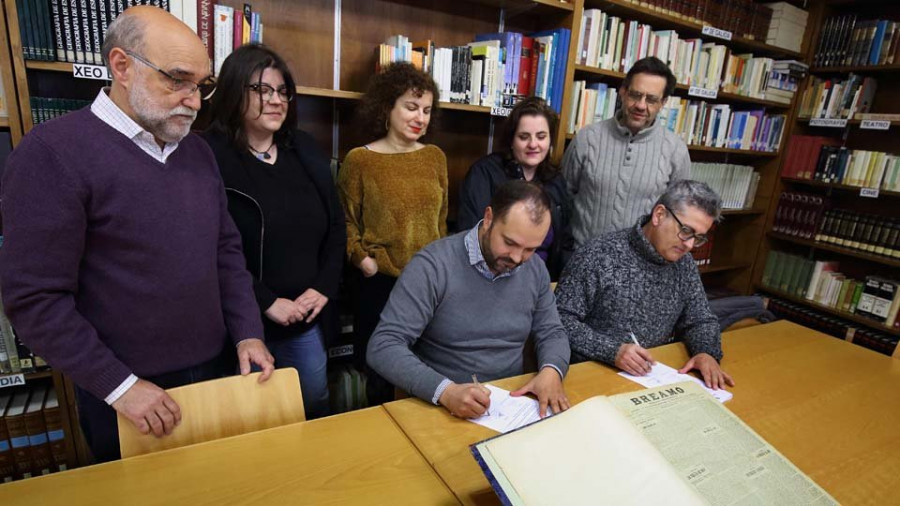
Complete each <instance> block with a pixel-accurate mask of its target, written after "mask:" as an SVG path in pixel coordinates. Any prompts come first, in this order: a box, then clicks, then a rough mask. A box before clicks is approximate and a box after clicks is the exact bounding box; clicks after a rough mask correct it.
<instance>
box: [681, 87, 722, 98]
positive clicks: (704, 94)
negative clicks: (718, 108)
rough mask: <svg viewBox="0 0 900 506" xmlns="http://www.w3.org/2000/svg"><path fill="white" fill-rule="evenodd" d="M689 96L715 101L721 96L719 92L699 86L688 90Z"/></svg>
mask: <svg viewBox="0 0 900 506" xmlns="http://www.w3.org/2000/svg"><path fill="white" fill-rule="evenodd" d="M688 96H691V97H700V98H712V99H715V98H716V97H718V96H719V90H709V89H706V88H701V87H699V86H691V87H690V88H688Z"/></svg>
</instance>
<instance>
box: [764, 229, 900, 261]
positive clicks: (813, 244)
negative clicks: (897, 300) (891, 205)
mask: <svg viewBox="0 0 900 506" xmlns="http://www.w3.org/2000/svg"><path fill="white" fill-rule="evenodd" d="M768 235H769V237H771V238H773V239H777V240H779V241H785V242H791V243H794V244H800V245H802V246H808V247H810V248H815V249H819V250H822V251H831V252H833V253H838V254H840V255H844V256H848V257H853V258H859V259H862V260H867V261H869V262H874V263H878V264H882V265H887V266H889V267H900V260H898V259H894V258H891V257H886V256H884V255H873V254H871V253H866V252H863V251H859V250H855V249H851V248H844V247H843V246H835V245H834V244H829V243H827V242H820V241H813V240H811V239H801V238H799V237H793V236H790V235H785V234H779V233H777V232H768Z"/></svg>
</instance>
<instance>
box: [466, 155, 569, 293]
mask: <svg viewBox="0 0 900 506" xmlns="http://www.w3.org/2000/svg"><path fill="white" fill-rule="evenodd" d="M516 170H517V167H516V163H515V162H514V161H509V160H504V158H503V155H502V154H500V153H491V154H490V155H487V156H484V157H482V158H480V159H479V160H478V161H476V162H475V163H473V164H472V166H471V167H470V168H469V172H468V173H467V174H466V178H465V179H464V180H463V182H462V185H461V187H460V190H459V210H458V211H457V216H456V227H457V230H458V231H463V230H467V229H470V228H472V227H474V226H475V224H476V223H478V221H479V220H481V219H482V218H483V217H484V209H485V208H486V207H487V206H489V205H490V204H491V197H492V196H493V195H494V192H495V191H496V190H497V188H498V187H499V186H500V185H502V184H503V183H505V182H507V181H510V180H512V179H516ZM543 188H544V193H546V194H547V196H548V197H549V198H550V205H551V208H550V218H551V220H552V223H551V226H552V227H553V244H551V245H550V254H549V255H548V258H547V270H548V271H549V272H550V278H551V279H552V280H553V281H556V280H557V279H558V278H559V275H560V273H562V270H563V267H565V265H566V263H567V262H568V260H569V257H570V256H572V252H573V251H574V249H575V238H574V237H573V236H572V228H571V225H570V221H571V217H572V197H571V196H570V195H569V190H568V188H567V187H566V180H565V178H564V177H563V175H562V174H557V175H556V177H554V178H553V179H551V180H550V181H546V182H544V183H543Z"/></svg>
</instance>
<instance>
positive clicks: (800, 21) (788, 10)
mask: <svg viewBox="0 0 900 506" xmlns="http://www.w3.org/2000/svg"><path fill="white" fill-rule="evenodd" d="M766 7H769V8H770V9H772V20H771V21H770V22H769V32H768V33H767V34H766V44H771V45H773V46H778V47H783V48H785V49H790V50H791V51H796V52H798V53H799V52H800V47H801V45H802V44H803V35H804V34H805V33H806V21H807V19H808V18H809V13H808V12H806V11H805V10H803V9H800V8H798V7H794V6H793V5H791V4H789V3H788V2H775V3H771V4H766Z"/></svg>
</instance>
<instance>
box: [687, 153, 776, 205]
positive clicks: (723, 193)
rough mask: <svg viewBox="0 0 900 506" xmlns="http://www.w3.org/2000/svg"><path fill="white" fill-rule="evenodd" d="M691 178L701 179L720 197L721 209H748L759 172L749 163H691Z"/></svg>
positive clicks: (754, 191)
mask: <svg viewBox="0 0 900 506" xmlns="http://www.w3.org/2000/svg"><path fill="white" fill-rule="evenodd" d="M691 178H692V179H696V180H697V181H703V182H704V183H706V184H708V185H709V186H710V188H712V189H713V190H715V192H716V193H717V194H718V195H719V197H721V199H722V209H750V208H752V207H753V201H754V198H755V196H756V188H757V186H759V173H758V172H756V171H754V170H753V167H751V166H749V165H734V164H731V163H701V162H693V163H691Z"/></svg>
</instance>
